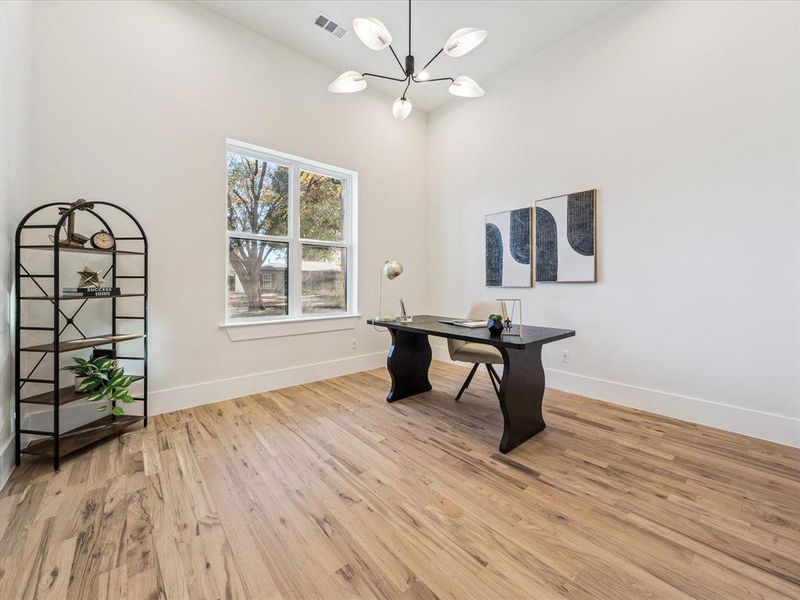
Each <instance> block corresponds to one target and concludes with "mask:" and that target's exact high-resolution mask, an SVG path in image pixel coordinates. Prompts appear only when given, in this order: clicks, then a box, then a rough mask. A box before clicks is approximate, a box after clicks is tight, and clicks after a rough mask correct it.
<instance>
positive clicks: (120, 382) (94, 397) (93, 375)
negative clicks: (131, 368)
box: [69, 356, 134, 415]
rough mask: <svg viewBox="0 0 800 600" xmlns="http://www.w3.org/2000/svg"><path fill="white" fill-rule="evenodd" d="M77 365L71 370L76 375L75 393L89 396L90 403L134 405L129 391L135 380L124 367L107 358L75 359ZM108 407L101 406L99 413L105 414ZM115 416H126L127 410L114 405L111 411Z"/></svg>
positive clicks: (98, 408)
mask: <svg viewBox="0 0 800 600" xmlns="http://www.w3.org/2000/svg"><path fill="white" fill-rule="evenodd" d="M73 360H74V361H75V364H74V365H72V366H71V367H70V368H69V370H70V371H72V372H73V373H74V374H75V391H76V392H81V393H86V394H89V396H88V398H87V400H88V401H89V402H100V401H101V400H112V401H114V402H123V403H125V404H130V403H132V402H133V401H134V400H133V396H131V394H130V392H129V391H128V390H129V388H130V387H131V383H133V379H132V378H131V377H129V376H128V375H126V374H125V370H124V369H123V368H122V367H118V366H117V365H116V363H115V362H114V361H113V360H112V359H110V358H108V357H106V356H96V357H94V358H90V359H89V360H87V359H85V358H80V357H75V358H74V359H73ZM107 409H108V405H106V404H101V405H100V406H98V407H97V411H98V412H105V411H106V410H107ZM111 413H112V414H114V415H122V414H125V410H124V409H123V408H122V407H121V406H119V405H117V404H114V406H113V408H112V409H111Z"/></svg>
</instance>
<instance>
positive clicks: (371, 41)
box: [353, 17, 392, 50]
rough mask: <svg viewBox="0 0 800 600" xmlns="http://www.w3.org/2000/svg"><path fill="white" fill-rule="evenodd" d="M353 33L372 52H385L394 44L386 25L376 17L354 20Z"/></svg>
mask: <svg viewBox="0 0 800 600" xmlns="http://www.w3.org/2000/svg"><path fill="white" fill-rule="evenodd" d="M353 31H355V32H356V35H357V36H358V39H360V40H361V41H362V42H364V45H365V46H366V47H367V48H369V49H370V50H383V49H384V48H388V47H389V44H391V43H392V34H391V33H389V30H388V29H387V28H386V25H384V24H383V23H381V22H380V21H378V19H376V18H375V17H358V18H357V19H353Z"/></svg>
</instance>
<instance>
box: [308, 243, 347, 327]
mask: <svg viewBox="0 0 800 600" xmlns="http://www.w3.org/2000/svg"><path fill="white" fill-rule="evenodd" d="M345 281H346V278H345V250H344V248H326V247H324V246H311V245H307V244H303V312H304V313H321V312H331V311H344V310H346V309H347V303H346V300H345V298H346V294H345Z"/></svg>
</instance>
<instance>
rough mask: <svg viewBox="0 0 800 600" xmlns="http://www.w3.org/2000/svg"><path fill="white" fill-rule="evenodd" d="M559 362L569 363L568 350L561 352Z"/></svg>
mask: <svg viewBox="0 0 800 600" xmlns="http://www.w3.org/2000/svg"><path fill="white" fill-rule="evenodd" d="M561 362H563V363H568V362H569V350H562V351H561Z"/></svg>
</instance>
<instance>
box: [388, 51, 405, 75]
mask: <svg viewBox="0 0 800 600" xmlns="http://www.w3.org/2000/svg"><path fill="white" fill-rule="evenodd" d="M389 50H391V51H392V55H393V56H394V59H395V60H396V61H397V65H398V66H399V67H400V70H401V71H402V72H403V75H405V74H406V69H405V67H404V66H403V63H402V62H400V57H399V56H397V52H395V51H394V48H392V45H391V44H389Z"/></svg>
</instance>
